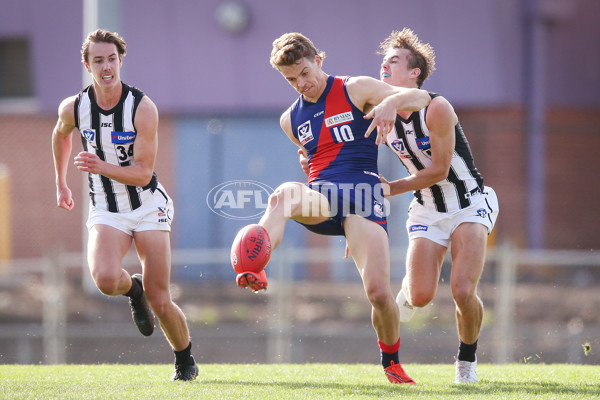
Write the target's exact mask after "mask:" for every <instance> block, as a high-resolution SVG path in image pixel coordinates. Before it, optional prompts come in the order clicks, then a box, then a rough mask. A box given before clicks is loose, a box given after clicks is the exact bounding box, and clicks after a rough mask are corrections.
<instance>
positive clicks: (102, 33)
mask: <svg viewBox="0 0 600 400" xmlns="http://www.w3.org/2000/svg"><path fill="white" fill-rule="evenodd" d="M92 42H93V43H101V42H105V43H114V45H115V46H117V52H118V53H119V55H120V56H124V55H125V54H127V43H125V40H123V38H122V37H121V36H119V34H118V33H117V32H110V31H107V30H105V29H96V30H95V31H93V32H90V34H89V35H88V36H87V38H86V39H85V41H84V42H83V44H82V45H81V61H83V62H84V63H87V62H88V59H87V58H88V52H89V49H90V43H92Z"/></svg>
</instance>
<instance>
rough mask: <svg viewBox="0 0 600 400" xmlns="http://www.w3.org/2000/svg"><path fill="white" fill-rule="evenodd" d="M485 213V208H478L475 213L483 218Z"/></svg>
mask: <svg viewBox="0 0 600 400" xmlns="http://www.w3.org/2000/svg"><path fill="white" fill-rule="evenodd" d="M487 214H488V212H487V210H486V209H485V208H480V209H479V210H477V215H479V216H480V217H481V218H485V217H486V215H487Z"/></svg>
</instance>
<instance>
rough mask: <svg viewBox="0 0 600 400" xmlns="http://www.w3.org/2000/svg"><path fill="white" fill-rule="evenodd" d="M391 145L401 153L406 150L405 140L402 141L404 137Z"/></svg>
mask: <svg viewBox="0 0 600 400" xmlns="http://www.w3.org/2000/svg"><path fill="white" fill-rule="evenodd" d="M390 146H392V148H393V149H394V150H396V151H397V152H399V153H402V152H403V151H404V142H403V141H402V139H396V140H394V141H393V142H392V143H391V144H390Z"/></svg>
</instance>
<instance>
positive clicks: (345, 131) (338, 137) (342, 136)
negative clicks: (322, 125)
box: [331, 125, 354, 143]
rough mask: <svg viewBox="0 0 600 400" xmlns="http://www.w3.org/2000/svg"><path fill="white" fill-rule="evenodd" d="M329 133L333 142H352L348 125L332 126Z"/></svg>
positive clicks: (352, 137)
mask: <svg viewBox="0 0 600 400" xmlns="http://www.w3.org/2000/svg"><path fill="white" fill-rule="evenodd" d="M331 132H332V133H333V140H334V142H336V143H342V142H352V141H354V135H353V134H352V129H351V128H350V125H340V126H334V127H333V128H331Z"/></svg>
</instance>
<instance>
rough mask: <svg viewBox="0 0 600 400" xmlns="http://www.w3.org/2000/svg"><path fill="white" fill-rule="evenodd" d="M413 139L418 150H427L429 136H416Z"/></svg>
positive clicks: (429, 145)
mask: <svg viewBox="0 0 600 400" xmlns="http://www.w3.org/2000/svg"><path fill="white" fill-rule="evenodd" d="M415 141H416V142H417V147H418V148H419V150H427V149H429V148H430V147H431V144H430V142H429V136H427V137H423V138H417V139H416V140H415Z"/></svg>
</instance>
